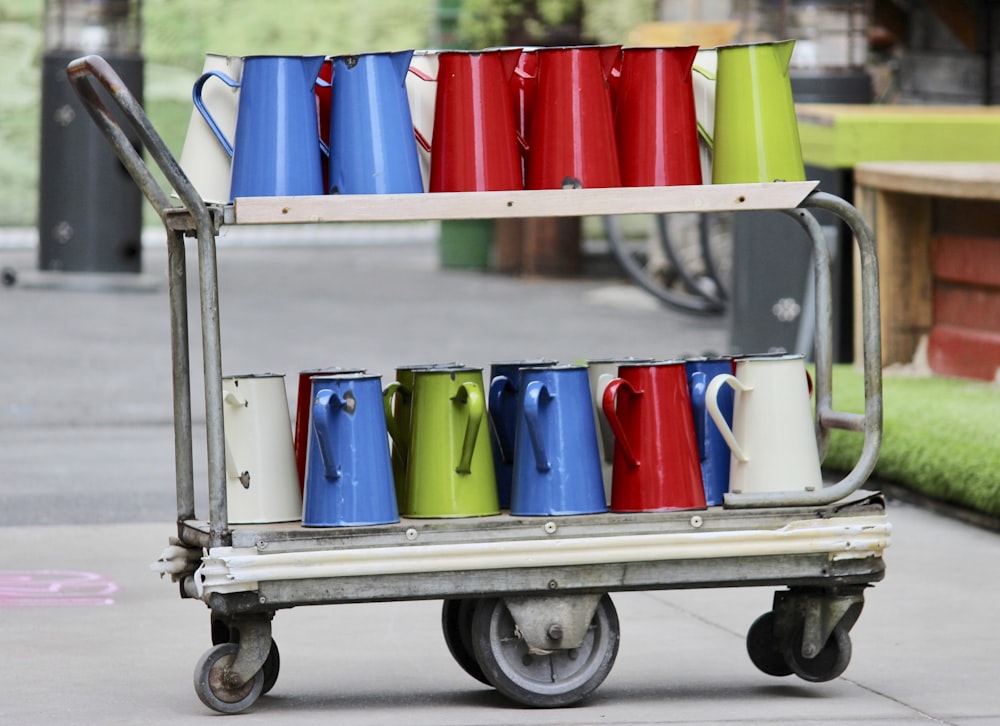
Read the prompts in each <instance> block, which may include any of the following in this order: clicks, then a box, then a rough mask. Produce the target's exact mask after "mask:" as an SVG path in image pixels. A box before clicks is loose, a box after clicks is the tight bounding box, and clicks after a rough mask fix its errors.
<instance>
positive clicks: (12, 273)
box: [0, 267, 17, 287]
mask: <svg viewBox="0 0 1000 726" xmlns="http://www.w3.org/2000/svg"><path fill="white" fill-rule="evenodd" d="M0 283H2V284H3V286H4V287H13V286H14V285H16V284H17V271H16V270H15V269H14V268H13V267H5V268H3V269H2V270H0Z"/></svg>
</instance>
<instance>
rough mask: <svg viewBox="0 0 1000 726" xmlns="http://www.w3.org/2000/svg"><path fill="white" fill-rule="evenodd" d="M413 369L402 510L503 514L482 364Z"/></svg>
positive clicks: (415, 513)
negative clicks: (487, 412)
mask: <svg viewBox="0 0 1000 726" xmlns="http://www.w3.org/2000/svg"><path fill="white" fill-rule="evenodd" d="M413 373H414V375H413V398H412V401H411V412H410V447H409V454H408V457H407V462H406V486H405V494H404V497H405V498H404V500H403V503H402V505H401V514H403V515H404V516H406V517H481V516H487V515H491V514H499V513H500V503H499V500H498V497H497V484H496V474H495V470H494V467H493V452H492V451H491V449H490V438H489V437H490V434H489V425H488V421H487V419H486V395H485V393H484V391H483V371H482V368H470V367H455V368H423V369H417V370H415V371H414V372H413Z"/></svg>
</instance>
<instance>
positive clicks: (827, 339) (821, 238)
mask: <svg viewBox="0 0 1000 726" xmlns="http://www.w3.org/2000/svg"><path fill="white" fill-rule="evenodd" d="M785 213H786V214H787V215H788V216H790V217H792V218H793V219H794V220H796V221H797V222H798V223H799V224H801V225H802V227H803V228H804V229H805V230H806V232H807V233H808V235H809V238H810V239H811V240H812V242H813V271H814V280H815V282H814V285H813V303H814V305H815V313H816V314H815V321H816V322H815V326H814V330H813V358H814V360H815V363H816V373H815V377H814V379H813V390H814V391H815V393H816V409H817V410H823V409H824V408H827V409H828V408H830V406H831V404H832V401H833V282H832V273H831V272H830V265H831V260H830V248H829V247H828V246H827V243H826V234H825V233H824V232H823V227H822V226H821V225H820V223H819V222H818V221H817V220H816V217H814V216H813V215H812V213H811V212H809V211H808V210H805V209H789V210H785ZM816 443H817V446H818V448H819V459H820V461H822V460H823V459H824V458H825V457H826V450H827V448H828V447H829V445H830V432H829V431H828V430H827V429H826V428H825V427H824V426H821V425H820V424H819V421H818V418H817V422H816Z"/></svg>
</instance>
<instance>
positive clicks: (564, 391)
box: [510, 365, 607, 517]
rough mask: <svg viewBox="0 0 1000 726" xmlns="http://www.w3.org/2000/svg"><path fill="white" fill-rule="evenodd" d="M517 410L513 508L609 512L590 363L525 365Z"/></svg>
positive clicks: (527, 512) (523, 512)
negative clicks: (605, 496)
mask: <svg viewBox="0 0 1000 726" xmlns="http://www.w3.org/2000/svg"><path fill="white" fill-rule="evenodd" d="M517 410H518V417H517V432H516V436H515V440H514V479H513V484H512V488H511V501H510V513H511V514H512V515H515V516H528V517H531V516H556V515H569V514H595V513H598V512H604V511H607V503H606V501H605V498H604V481H603V479H602V477H601V457H600V453H599V452H598V450H597V431H596V429H595V428H594V418H593V416H592V415H591V411H592V410H593V403H592V402H591V398H590V384H589V382H588V380H587V368H586V366H572V365H562V366H559V365H557V366H541V367H535V368H524V369H522V370H521V391H520V393H519V395H518V407H517Z"/></svg>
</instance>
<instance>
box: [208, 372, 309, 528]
mask: <svg viewBox="0 0 1000 726" xmlns="http://www.w3.org/2000/svg"><path fill="white" fill-rule="evenodd" d="M222 400H223V405H222V426H223V430H224V431H225V457H226V499H227V511H228V516H229V523H230V524H261V523H266V522H291V521H295V520H298V519H299V517H300V516H301V515H302V496H301V492H300V490H299V482H298V478H299V477H298V472H297V471H296V468H295V454H294V452H293V450H292V424H291V418H290V417H289V415H288V399H287V397H286V394H285V378H284V376H281V375H277V374H271V373H265V374H260V375H247V376H227V377H225V378H223V379H222Z"/></svg>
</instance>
